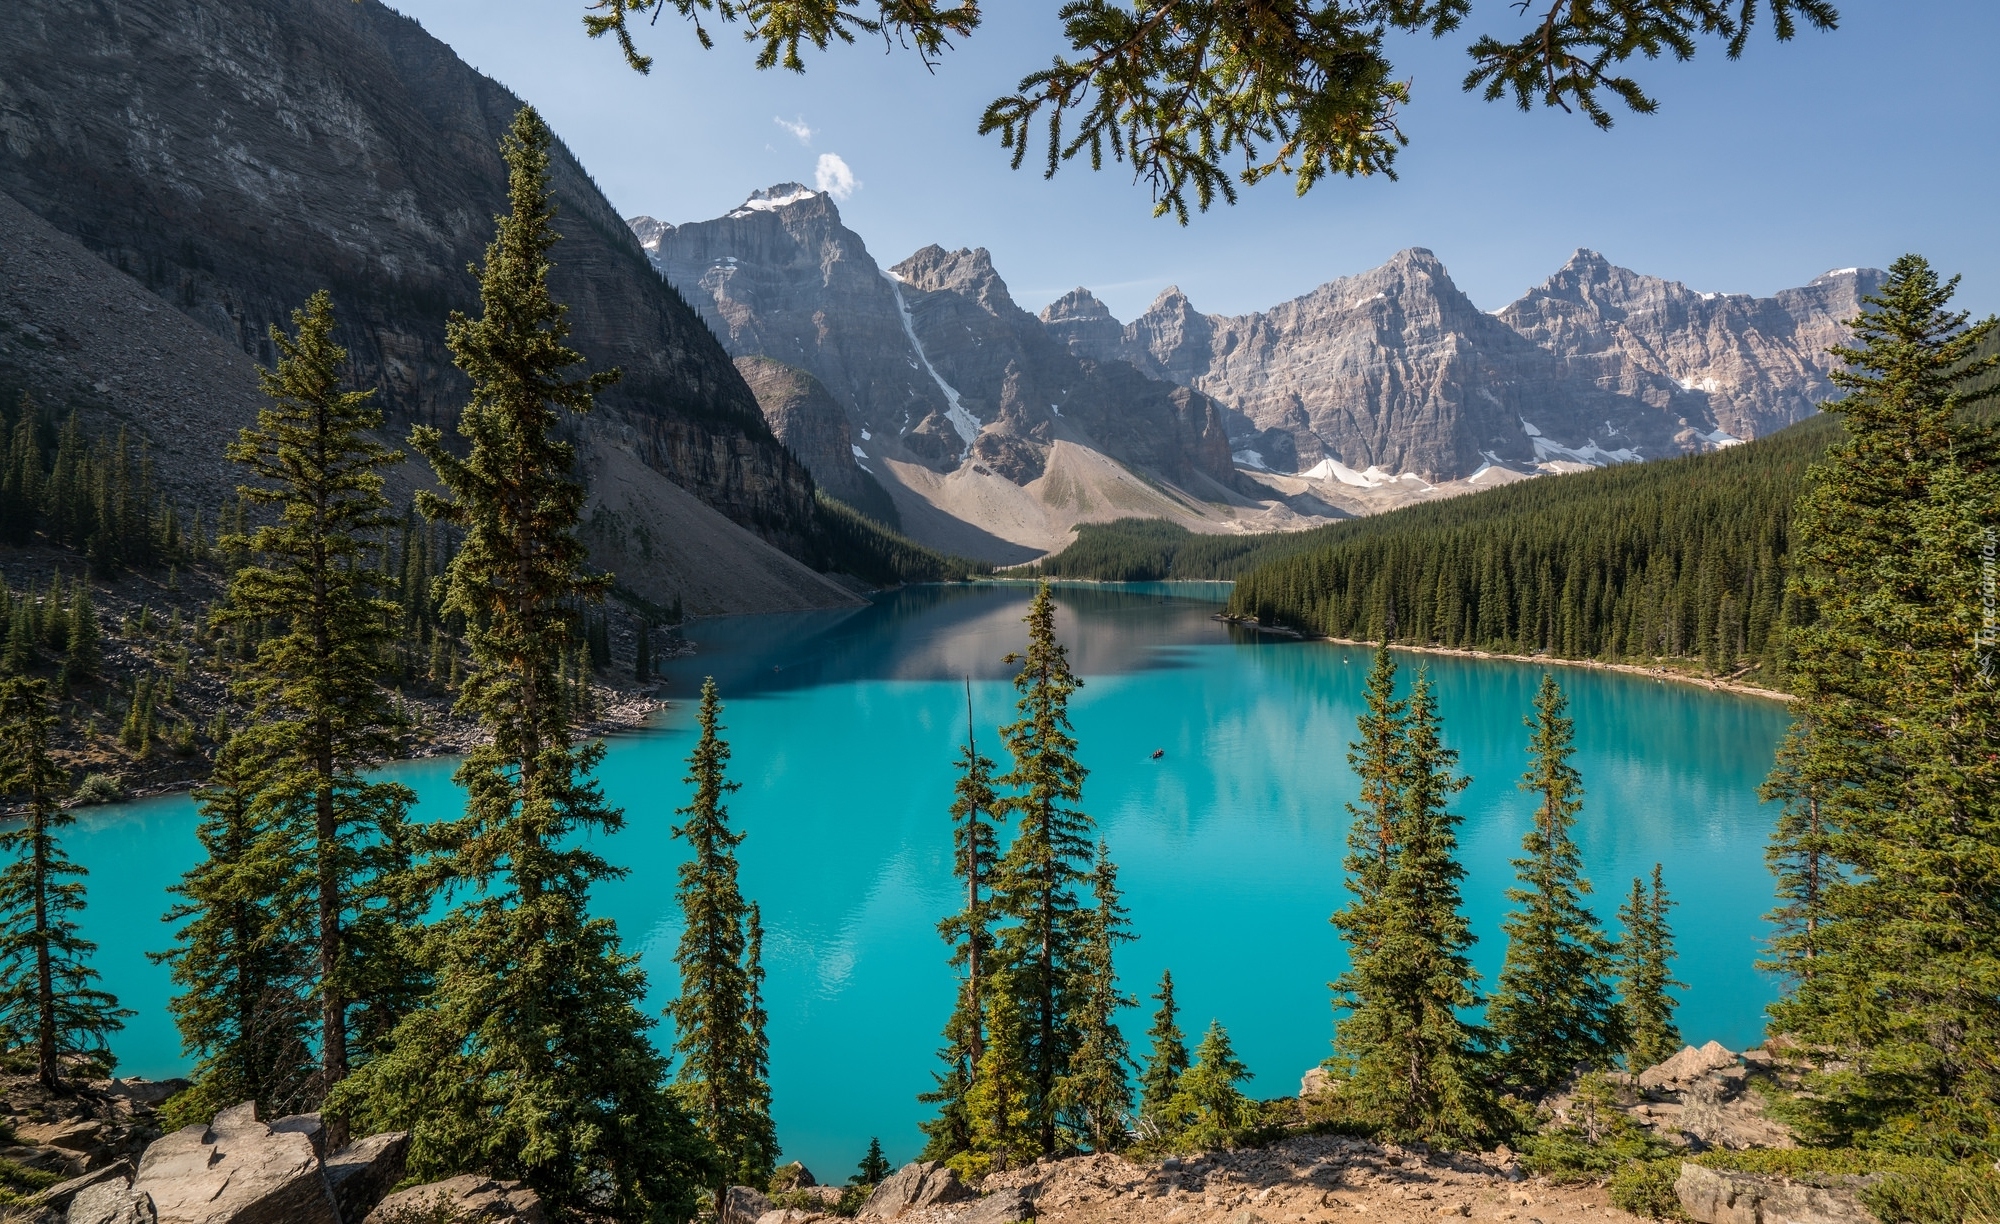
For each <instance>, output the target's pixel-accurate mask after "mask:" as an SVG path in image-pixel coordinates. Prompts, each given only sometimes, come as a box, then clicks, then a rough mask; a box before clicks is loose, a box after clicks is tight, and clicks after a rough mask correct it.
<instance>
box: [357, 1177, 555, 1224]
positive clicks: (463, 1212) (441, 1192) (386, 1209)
mask: <svg viewBox="0 0 2000 1224" xmlns="http://www.w3.org/2000/svg"><path fill="white" fill-rule="evenodd" d="M441 1205H442V1207H443V1208H444V1210H442V1211H440V1210H439V1207H440V1206H441ZM438 1215H442V1216H443V1217H444V1218H446V1219H449V1220H453V1221H459V1220H463V1221H467V1222H468V1224H470V1222H471V1221H478V1224H547V1217H546V1216H544V1215H543V1214H542V1200H541V1198H540V1197H539V1196H538V1195H536V1193H535V1192H534V1191H533V1190H530V1189H528V1188H527V1187H526V1186H523V1185H522V1184H521V1183H520V1182H510V1181H495V1180H494V1179H492V1178H490V1177H481V1176H479V1175H478V1174H477V1173H464V1174H461V1175H459V1176H457V1177H452V1178H447V1179H445V1180H444V1181H441V1182H431V1183H429V1184H427V1185H422V1186H411V1187H410V1188H409V1189H408V1190H398V1191H397V1192H396V1193H394V1194H392V1195H390V1196H389V1197H388V1198H385V1199H383V1200H382V1201H381V1203H379V1204H377V1205H376V1208H375V1210H373V1211H371V1212H369V1213H368V1218H367V1219H366V1220H364V1221H363V1222H362V1224H401V1222H402V1221H404V1220H426V1221H428V1220H431V1219H433V1218H436V1216H438Z"/></svg>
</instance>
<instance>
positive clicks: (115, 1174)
mask: <svg viewBox="0 0 2000 1224" xmlns="http://www.w3.org/2000/svg"><path fill="white" fill-rule="evenodd" d="M110 1181H115V1182H117V1183H118V1184H119V1185H121V1186H123V1185H129V1184H130V1183H131V1181H132V1162H131V1161H129V1160H120V1161H116V1162H114V1163H112V1164H108V1165H105V1166H104V1167H103V1168H101V1169H95V1170H92V1171H91V1172H89V1173H85V1174H83V1175H82V1176H81V1177H72V1178H70V1179H69V1180H68V1181H66V1182H57V1183H56V1184H55V1185H53V1186H50V1187H49V1188H48V1189H46V1190H42V1191H39V1192H37V1193H36V1194H34V1195H33V1196H31V1197H30V1198H29V1199H28V1203H29V1205H30V1206H33V1207H46V1208H49V1209H51V1210H54V1211H62V1210H64V1209H65V1208H67V1207H68V1206H69V1204H70V1200H72V1199H74V1198H75V1197H76V1196H77V1195H78V1194H80V1193H82V1192H83V1191H85V1190H88V1189H90V1188H91V1187H92V1186H95V1185H98V1184H100V1183H103V1182H110Z"/></svg>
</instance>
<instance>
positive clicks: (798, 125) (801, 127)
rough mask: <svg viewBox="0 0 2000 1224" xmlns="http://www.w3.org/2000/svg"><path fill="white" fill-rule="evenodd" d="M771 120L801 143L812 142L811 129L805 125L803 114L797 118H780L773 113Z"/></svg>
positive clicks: (807, 143)
mask: <svg viewBox="0 0 2000 1224" xmlns="http://www.w3.org/2000/svg"><path fill="white" fill-rule="evenodd" d="M771 122H772V123H775V124H777V125H778V126H779V127H781V128H783V129H785V130H786V131H787V132H790V133H791V134H792V137H793V138H794V139H795V140H797V141H798V142H799V143H800V144H802V145H809V144H811V143H812V142H813V130H812V129H811V128H809V127H807V126H806V121H805V116H803V115H801V116H800V117H799V118H797V119H780V118H778V117H776V116H775V115H774V116H772V118H771Z"/></svg>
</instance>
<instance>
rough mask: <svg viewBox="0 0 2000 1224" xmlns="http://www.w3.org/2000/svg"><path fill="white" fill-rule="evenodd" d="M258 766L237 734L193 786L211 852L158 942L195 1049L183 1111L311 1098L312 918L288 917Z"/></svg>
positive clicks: (192, 871) (290, 905)
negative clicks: (258, 795)
mask: <svg viewBox="0 0 2000 1224" xmlns="http://www.w3.org/2000/svg"><path fill="white" fill-rule="evenodd" d="M257 777H258V771H257V770H256V769H255V768H253V767H251V765H250V764H249V763H247V762H246V761H245V758H244V753H243V752H242V750H241V748H240V747H239V746H238V745H237V744H236V742H235V741H234V740H233V739H231V740H229V741H228V742H226V743H224V745H223V746H222V748H221V749H220V750H219V751H218V752H217V753H216V759H215V769H214V771H213V772H212V773H211V774H210V776H209V779H208V781H207V783H206V784H204V785H203V786H202V787H201V788H200V789H198V790H196V791H195V794H194V797H195V801H196V803H197V804H199V806H200V811H201V822H200V823H199V824H198V825H196V826H195V836H196V838H197V839H198V840H199V841H200V842H201V847H202V850H203V857H202V859H201V861H200V862H198V863H196V864H195V865H194V866H193V867H190V868H189V869H188V870H187V872H186V873H185V874H184V875H182V876H181V880H180V883H178V884H176V885H174V886H173V888H172V889H171V890H170V891H172V892H173V894H174V895H175V896H176V897H177V898H178V900H177V901H176V902H175V904H174V906H173V908H171V909H170V910H168V911H167V915H166V918H165V921H167V922H170V923H181V924H182V925H181V926H180V927H179V929H177V930H176V931H175V932H174V943H175V946H174V948H173V949H172V950H171V951H167V952H159V953H152V954H151V955H152V957H153V959H155V960H158V961H164V962H166V964H167V965H168V966H169V967H170V970H171V972H172V975H173V981H174V985H175V986H176V987H177V988H178V993H176V994H175V995H174V997H173V999H172V1000H171V1001H170V1002H169V1003H168V1004H167V1007H168V1010H169V1011H170V1012H171V1013H172V1015H173V1018H174V1025H175V1027H176V1028H178V1029H179V1030H180V1035H181V1048H182V1049H183V1050H184V1051H185V1052H186V1053H187V1054H189V1055H190V1056H192V1057H193V1058H194V1060H195V1073H194V1086H193V1088H191V1089H190V1090H189V1097H190V1099H189V1100H187V1101H182V1102H180V1105H181V1106H182V1107H183V1109H182V1113H183V1114H184V1115H186V1116H188V1117H190V1118H192V1119H194V1120H202V1121H205V1120H206V1119H208V1118H210V1117H213V1116H214V1115H215V1114H216V1113H217V1112H219V1111H221V1110H223V1109H226V1108H228V1107H229V1106H231V1105H234V1104H236V1103H237V1102H239V1101H255V1102H256V1103H257V1108H258V1112H259V1114H260V1116H267V1117H282V1116H284V1115H285V1114H290V1113H299V1112H301V1111H303V1110H304V1109H306V1108H307V1106H308V1104H309V1099H310V1097H311V1095H312V1084H313V1081H314V1079H315V1072H316V1071H317V1067H316V1065H315V1063H316V1060H315V1059H314V1057H313V1049H312V1036H313V1027H314V1019H315V1015H314V1012H315V1009H314V1007H313V1005H312V996H311V991H310V990H309V989H308V983H307V980H306V979H307V978H308V977H309V975H310V973H311V966H312V964H313V945H312V939H311V936H312V932H311V930H310V927H309V925H308V924H305V923H300V922H295V921H291V920H290V915H291V913H292V912H293V910H294V909H295V908H296V904H295V903H296V901H297V896H296V894H295V893H293V892H291V891H289V890H288V889H287V888H286V887H285V885H286V882H287V878H288V876H290V875H291V874H292V873H291V871H290V867H291V864H290V863H289V861H288V855H287V853H286V847H285V845H284V841H283V838H282V836H281V834H280V833H279V832H278V831H277V830H275V829H274V828H273V827H272V823H271V822H272V812H271V809H270V808H268V807H266V806H263V805H259V804H256V803H254V802H253V796H254V788H255V786H256V782H257Z"/></svg>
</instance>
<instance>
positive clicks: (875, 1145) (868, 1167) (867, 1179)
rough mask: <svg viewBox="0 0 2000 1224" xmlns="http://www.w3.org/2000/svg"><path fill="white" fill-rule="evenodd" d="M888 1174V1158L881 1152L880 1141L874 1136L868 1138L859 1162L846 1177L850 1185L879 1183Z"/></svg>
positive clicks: (873, 1184)
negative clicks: (852, 1172) (865, 1148)
mask: <svg viewBox="0 0 2000 1224" xmlns="http://www.w3.org/2000/svg"><path fill="white" fill-rule="evenodd" d="M887 1176H889V1158H888V1157H887V1156H884V1155H883V1154H882V1141H881V1140H880V1139H878V1138H876V1137H874V1136H872V1135H871V1136H869V1138H868V1151H867V1152H866V1153H864V1154H863V1155H862V1157H861V1164H860V1165H859V1166H858V1167H857V1168H856V1169H855V1170H854V1175H853V1176H852V1177H850V1178H848V1179H847V1182H848V1184H849V1185H852V1186H875V1185H880V1184H881V1182H882V1179H883V1178H885V1177H887Z"/></svg>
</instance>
